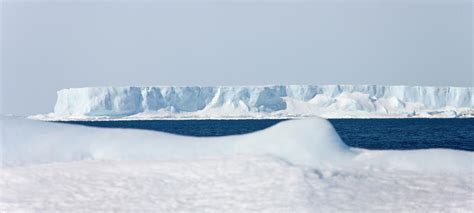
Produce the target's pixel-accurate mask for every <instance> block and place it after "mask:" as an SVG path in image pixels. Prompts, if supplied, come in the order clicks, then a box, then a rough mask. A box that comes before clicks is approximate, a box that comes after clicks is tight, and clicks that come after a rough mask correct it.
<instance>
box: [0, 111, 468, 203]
mask: <svg viewBox="0 0 474 213" xmlns="http://www.w3.org/2000/svg"><path fill="white" fill-rule="evenodd" d="M0 121H1V122H0V124H1V129H2V137H1V156H0V157H1V160H2V162H1V167H0V212H17V211H27V212H104V211H114V212H335V211H336V212H340V211H345V212H380V211H392V212H401V211H402V212H470V211H472V207H473V206H474V184H473V177H474V154H473V152H467V151H456V150H448V149H428V150H416V151H374V150H365V149H354V148H350V147H348V146H346V145H345V144H344V143H343V142H342V141H341V139H340V138H339V136H338V135H337V133H336V132H335V131H334V129H333V127H332V126H331V124H330V123H329V122H327V121H326V120H323V119H318V118H311V119H303V120H291V121H285V122H281V123H279V124H277V125H275V126H272V127H270V128H268V129H265V130H262V131H259V132H255V133H251V134H246V135H239V136H226V137H201V138H196V137H185V136H178V135H172V134H166V133H160V132H153V131H144V130H132V129H103V128H93V127H83V126H76V125H70V124H59V123H48V122H40V121H32V120H27V119H22V118H11V117H1V119H0Z"/></svg>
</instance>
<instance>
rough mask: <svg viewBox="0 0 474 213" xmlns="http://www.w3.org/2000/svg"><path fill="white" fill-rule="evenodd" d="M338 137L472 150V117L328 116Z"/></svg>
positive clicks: (175, 124) (188, 128)
mask: <svg viewBox="0 0 474 213" xmlns="http://www.w3.org/2000/svg"><path fill="white" fill-rule="evenodd" d="M282 121H284V120H152V121H69V122H66V123H72V124H80V125H87V126H96V127H109V128H133V129H148V130H155V131H162V132H168V133H174V134H179V135H190V136H224V135H236V134H245V133H250V132H254V131H257V130H261V129H265V128H267V127H270V126H272V125H275V124H276V123H278V122H282ZM329 121H330V122H331V123H332V124H333V125H334V127H335V129H336V131H337V132H338V133H339V135H340V136H341V138H342V140H343V141H344V142H345V143H346V144H348V145H349V146H352V147H360V148H367V149H426V148H450V149H459V150H469V151H474V119H332V120H329Z"/></svg>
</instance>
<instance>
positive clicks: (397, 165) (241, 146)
mask: <svg viewBox="0 0 474 213" xmlns="http://www.w3.org/2000/svg"><path fill="white" fill-rule="evenodd" d="M1 121H2V125H3V136H2V141H1V147H2V148H1V153H0V154H1V155H0V157H1V160H2V162H1V165H2V166H3V167H12V166H22V165H31V164H40V163H51V162H68V161H79V160H85V159H131V160H160V159H193V158H197V157H206V156H222V155H224V156H228V155H270V156H274V157H277V158H280V159H282V160H285V161H287V162H289V163H291V164H295V165H303V166H309V167H314V168H316V167H318V168H319V167H334V166H335V167H350V168H354V167H367V166H369V167H372V166H374V167H383V168H394V169H406V170H416V171H438V172H472V170H470V169H469V168H472V162H473V159H474V154H473V153H472V152H466V151H455V150H447V149H431V150H417V151H369V150H363V149H353V148H350V147H348V146H347V145H345V144H344V143H343V142H342V140H341V139H340V138H339V136H338V134H337V133H336V132H335V130H334V128H333V127H332V125H331V124H330V123H329V122H328V121H326V120H324V119H319V118H311V119H303V120H290V121H284V122H280V123H278V124H276V125H275V126H272V127H270V128H267V129H265V130H261V131H258V132H255V133H250V134H246V135H237V136H225V137H207V138H206V137H199V138H198V137H187V136H178V135H173V134H167V133H160V132H155V131H145V130H132V129H103V128H93V127H84V126H76V125H70V124H59V123H49V122H40V121H32V120H27V119H19V118H7V117H2V118H1Z"/></svg>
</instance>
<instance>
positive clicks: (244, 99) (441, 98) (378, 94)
mask: <svg viewBox="0 0 474 213" xmlns="http://www.w3.org/2000/svg"><path fill="white" fill-rule="evenodd" d="M473 95H474V87H422V86H381V85H322V86H317V85H287V86H282V85H273V86H216V87H200V86H151V87H89V88H72V89H63V90H60V91H58V97H57V102H56V105H55V107H54V112H53V113H50V114H47V115H37V116H32V118H35V119H43V120H77V119H157V118H160V119H163V118H168V119H180V118H185V119H190V118H191V119H199V118H204V119H206V118H282V117H289V118H294V117H313V116H320V117H326V118H384V117H385V118H386V117H393V118H405V117H473V116H474V98H473Z"/></svg>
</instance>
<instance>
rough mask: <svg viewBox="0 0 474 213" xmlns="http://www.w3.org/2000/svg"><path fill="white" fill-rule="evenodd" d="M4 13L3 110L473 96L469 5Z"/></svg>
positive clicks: (17, 9) (125, 7)
mask: <svg viewBox="0 0 474 213" xmlns="http://www.w3.org/2000/svg"><path fill="white" fill-rule="evenodd" d="M351 2H352V3H347V2H343V1H338V2H337V3H336V2H334V1H316V0H314V1H307V2H301V1H300V2H296V3H294V2H293V3H290V2H289V1H288V2H284V1H280V2H278V3H276V2H272V3H271V2H269V1H267V2H259V3H252V2H250V1H246V2H243V1H241V2H238V1H225V2H204V1H201V2H199V3H189V2H180V3H166V2H156V1H155V2H153V1H147V2H141V3H137V2H133V3H132V2H125V1H124V2H121V3H117V2H115V3H113V2H111V1H102V2H100V3H98V2H95V3H94V2H85V1H75V2H63V3H59V2H53V1H49V2H44V1H43V2H42V1H39V2H34V1H23V2H13V1H8V2H5V1H3V2H2V8H1V19H2V20H1V30H2V31H1V37H2V38H1V76H0V77H1V78H0V81H1V102H2V104H1V107H2V109H1V111H2V112H3V113H12V114H21V115H26V114H35V113H47V112H51V111H52V110H53V106H54V103H55V99H56V91H57V90H59V89H61V88H70V87H86V86H120V85H260V84H397V85H400V84H403V85H435V86H438V85H443V86H444V85H450V86H473V81H474V74H473V67H472V65H473V64H472V61H473V55H472V49H473V45H472V37H473V25H472V19H473V16H472V13H473V12H472V11H473V7H472V2H471V0H465V1H423V0H419V1H395V0H393V1H390V0H384V1H382V0H376V1H375V0H374V1H351Z"/></svg>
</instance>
